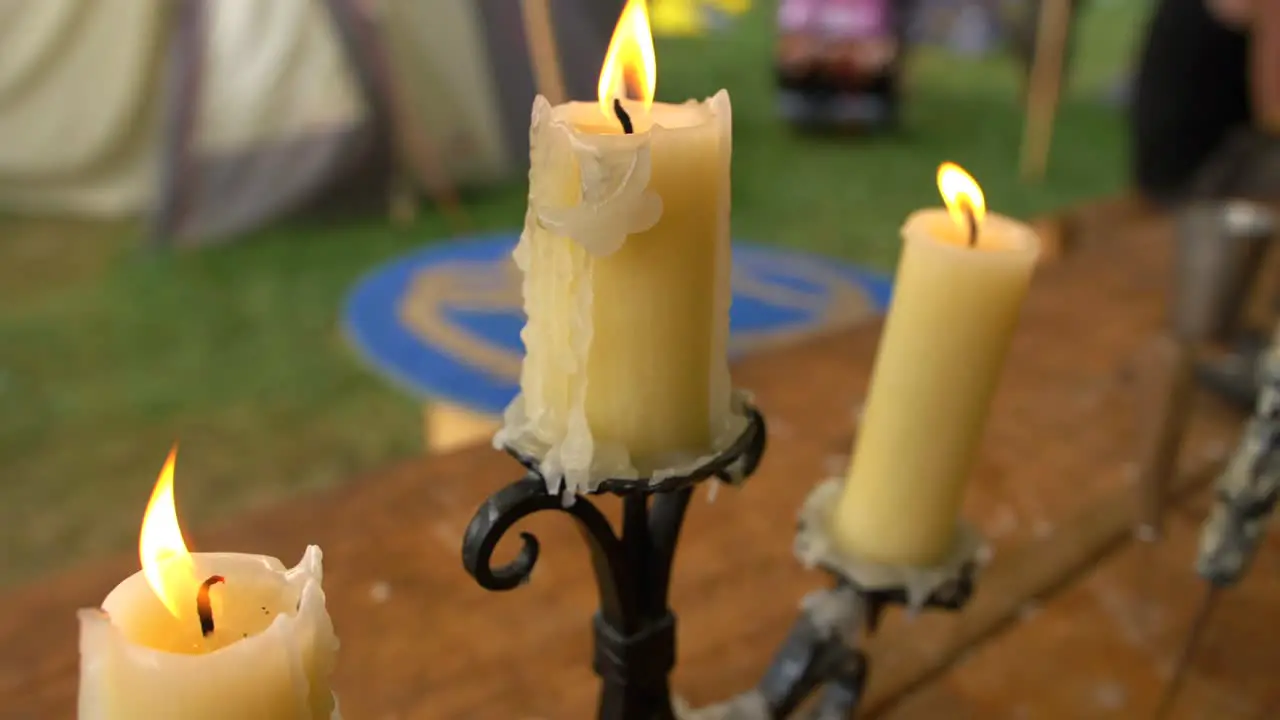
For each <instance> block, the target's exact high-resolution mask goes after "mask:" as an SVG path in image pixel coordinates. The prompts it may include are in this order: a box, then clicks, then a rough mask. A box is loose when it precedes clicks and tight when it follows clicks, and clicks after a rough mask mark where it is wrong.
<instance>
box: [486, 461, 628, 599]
mask: <svg viewBox="0 0 1280 720" xmlns="http://www.w3.org/2000/svg"><path fill="white" fill-rule="evenodd" d="M548 510H549V511H558V512H562V513H565V514H566V515H569V516H570V517H572V518H573V519H574V520H575V521H576V524H577V526H578V530H579V532H580V533H581V534H582V536H583V539H584V540H586V543H587V546H588V547H589V548H590V550H591V564H592V569H593V570H594V571H595V576H596V585H597V587H598V588H599V590H600V604H601V611H602V612H603V613H604V614H605V616H606V617H609V618H610V619H613V618H617V617H626V616H628V615H629V613H630V611H631V610H632V608H629V607H627V605H628V604H629V602H630V600H629V596H630V595H631V593H629V592H628V583H629V582H630V579H629V578H627V577H626V574H625V573H624V572H623V569H624V567H625V557H624V553H623V549H622V541H621V540H620V539H619V538H618V537H617V535H615V534H614V532H613V527H612V525H610V523H609V519H608V518H606V517H605V516H604V513H602V512H600V510H599V509H597V508H596V506H595V505H592V504H591V503H590V502H588V501H586V500H585V499H583V498H575V499H573V501H572V502H568V503H566V502H565V501H564V500H562V499H561V498H560V497H559V496H558V495H553V494H550V493H548V492H547V487H546V483H544V482H543V480H542V478H541V477H538V476H537V475H534V474H530V475H528V476H526V477H524V478H522V479H520V480H517V481H516V482H513V483H511V484H510V485H508V486H506V487H505V488H503V489H501V490H499V491H498V492H496V493H494V494H493V495H492V496H490V497H489V499H488V500H486V501H485V503H484V504H483V505H481V506H480V509H479V510H477V511H476V514H475V516H474V517H472V519H471V523H470V524H469V525H467V531H466V534H465V535H464V536H463V541H462V565H463V567H464V568H465V569H466V571H467V572H468V573H469V574H470V575H471V576H472V577H473V578H475V580H476V582H477V583H479V585H480V586H481V587H483V588H485V589H486V590H495V591H504V590H513V589H515V588H517V587H519V586H520V585H522V584H524V583H525V582H528V580H529V576H530V575H531V574H532V573H533V568H534V566H535V565H536V564H537V562H538V553H539V552H540V550H541V546H540V545H539V543H538V538H536V537H535V536H534V535H533V534H532V533H528V532H522V533H520V539H521V541H522V543H523V546H522V547H521V548H520V551H519V553H518V554H517V555H516V557H515V559H513V560H512V561H511V562H509V563H507V564H505V565H502V566H499V567H496V568H495V567H493V565H492V560H493V551H494V549H495V548H497V546H498V543H499V542H501V540H502V538H503V537H504V536H505V535H506V533H507V530H509V529H511V527H512V526H513V525H515V524H516V523H518V522H520V521H521V520H523V519H525V518H527V517H529V516H530V515H533V514H534V513H537V512H542V511H548Z"/></svg>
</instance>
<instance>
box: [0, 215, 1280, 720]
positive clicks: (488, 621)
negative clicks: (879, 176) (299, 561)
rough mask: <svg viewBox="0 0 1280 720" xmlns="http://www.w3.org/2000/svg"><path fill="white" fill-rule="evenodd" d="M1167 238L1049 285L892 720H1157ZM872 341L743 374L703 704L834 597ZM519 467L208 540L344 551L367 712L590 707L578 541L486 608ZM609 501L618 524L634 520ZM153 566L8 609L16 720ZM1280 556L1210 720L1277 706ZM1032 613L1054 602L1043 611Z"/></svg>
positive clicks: (1183, 591)
mask: <svg viewBox="0 0 1280 720" xmlns="http://www.w3.org/2000/svg"><path fill="white" fill-rule="evenodd" d="M1163 234H1164V233H1163V231H1162V230H1161V228H1160V227H1158V226H1154V227H1147V226H1144V227H1138V226H1133V227H1127V228H1126V230H1125V233H1124V235H1125V237H1123V238H1120V237H1115V236H1114V234H1112V235H1111V236H1108V235H1107V234H1096V236H1091V237H1094V239H1095V241H1093V242H1090V243H1085V244H1083V245H1082V246H1080V247H1078V248H1076V249H1075V252H1074V254H1073V255H1072V256H1071V257H1069V258H1067V259H1066V260H1064V261H1063V262H1061V263H1058V264H1056V265H1054V266H1051V267H1047V268H1045V269H1043V271H1042V272H1041V274H1040V276H1039V277H1038V279H1037V281H1036V286H1035V289H1034V290H1033V293H1032V297H1031V298H1030V300H1029V303H1028V307H1027V311H1026V313H1025V316H1024V319H1023V322H1022V325H1021V329H1020V331H1019V334H1018V336H1017V338H1016V340H1015V342H1014V348H1013V351H1012V356H1011V358H1010V361H1009V365H1008V371H1007V374H1006V376H1005V379H1004V382H1003V384H1002V386H1001V389H1000V392H999V396H998V399H997V402H996V404H995V408H994V411H993V417H992V420H991V423H990V427H989V431H988V433H987V436H986V443H985V446H984V451H983V453H982V456H981V459H980V461H979V463H978V467H977V468H976V472H975V477H974V480H973V485H972V487H971V491H970V493H969V496H968V499H967V507H966V512H967V514H968V516H969V517H970V518H972V519H973V520H974V521H976V522H977V523H978V524H979V525H980V526H981V528H982V529H983V531H984V532H985V533H986V535H987V537H988V538H989V539H990V541H991V543H992V545H993V546H994V548H995V551H996V556H995V561H994V562H993V564H992V565H991V566H990V567H989V568H988V569H987V571H986V572H985V574H984V577H983V580H982V583H981V585H980V587H979V591H978V595H977V596H976V597H975V599H974V601H973V602H972V603H971V605H970V606H969V608H967V609H966V611H965V612H964V613H963V614H961V615H957V616H930V617H924V618H920V619H918V620H916V621H914V622H910V623H908V622H906V621H904V620H903V619H901V618H898V617H894V618H891V619H890V622H888V623H887V624H886V626H885V627H884V629H883V631H882V632H881V634H880V635H879V636H878V637H877V638H876V639H875V640H874V641H873V643H872V657H873V669H872V681H871V688H870V708H869V709H870V710H871V711H872V712H873V713H876V714H880V715H882V716H891V717H895V718H939V717H947V718H963V717H975V718H976V717H982V718H1003V717H1010V718H1013V717H1028V718H1036V719H1037V720H1040V719H1044V718H1058V717H1062V718H1072V717H1117V718H1119V717H1127V718H1132V717H1143V716H1144V713H1149V712H1150V709H1151V707H1152V704H1153V702H1154V697H1155V695H1156V693H1157V691H1158V689H1159V686H1160V674H1161V673H1162V672H1167V670H1168V666H1169V664H1170V662H1171V653H1172V651H1173V649H1174V645H1175V642H1174V641H1175V637H1176V636H1177V635H1178V634H1180V632H1181V629H1182V625H1183V623H1184V621H1185V619H1186V617H1187V614H1188V612H1189V607H1190V606H1189V603H1190V601H1191V600H1192V599H1193V596H1194V590H1195V589H1196V587H1197V585H1196V583H1195V581H1194V580H1193V579H1192V578H1191V575H1190V570H1189V566H1190V563H1191V558H1192V540H1193V538H1194V531H1195V521H1196V518H1197V517H1198V510H1197V511H1196V512H1192V510H1194V509H1195V508H1194V506H1193V505H1186V507H1187V508H1188V510H1187V511H1186V512H1187V513H1188V515H1187V516H1186V518H1185V519H1180V520H1179V521H1178V523H1177V527H1176V528H1175V530H1174V532H1173V533H1172V535H1171V537H1170V539H1168V540H1167V541H1166V542H1165V543H1163V544H1161V545H1156V546H1152V545H1142V546H1139V545H1134V544H1133V543H1131V542H1130V541H1128V527H1129V523H1130V521H1131V511H1132V498H1131V495H1132V488H1131V480H1132V478H1131V475H1132V460H1133V454H1134V451H1135V445H1136V438H1135V433H1136V430H1137V425H1138V415H1139V410H1140V405H1141V398H1142V397H1143V387H1142V383H1141V380H1142V377H1143V363H1144V360H1143V354H1144V347H1145V345H1146V342H1147V340H1148V338H1149V337H1150V336H1151V335H1152V334H1153V333H1154V331H1155V329H1156V327H1157V325H1158V323H1159V321H1160V317H1161V308H1162V301H1163V293H1164V290H1165V277H1166V275H1167V263H1168V257H1167V243H1165V242H1162V236H1163ZM876 335H877V333H876V332H875V330H874V329H864V330H860V331H855V332H852V333H846V334H840V335H834V336H830V337H825V338H819V339H816V340H813V341H811V342H808V343H807V344H804V345H801V346H796V347H792V348H789V349H785V350H781V351H778V352H774V353H771V354H762V355H759V356H753V357H751V358H749V359H747V360H746V361H744V362H743V363H742V364H741V365H739V366H738V367H737V368H736V369H735V377H736V380H737V382H738V383H739V384H740V385H741V386H743V387H747V388H751V389H752V390H754V391H755V392H756V393H757V398H758V400H759V404H760V406H761V408H762V409H763V410H764V411H765V413H766V415H767V417H768V418H769V421H770V432H771V445H770V450H769V453H768V454H767V455H766V457H765V460H764V463H763V465H762V467H761V470H760V472H759V473H758V474H757V476H756V477H755V478H754V479H753V480H752V481H751V482H750V483H749V484H748V485H747V487H746V488H744V489H743V490H741V491H723V492H721V493H720V494H719V497H718V498H717V499H716V500H715V501H714V502H708V499H707V498H706V496H705V494H703V493H701V492H700V493H699V495H698V496H697V498H696V499H695V501H694V503H693V505H692V506H691V508H690V512H689V517H688V521H687V523H686V525H685V530H684V538H683V541H682V543H681V548H680V553H679V557H678V559H677V562H676V570H675V573H676V577H675V582H674V588H673V605H674V607H675V608H676V609H677V612H678V613H679V616H680V623H681V625H680V649H679V658H680V659H679V666H678V669H677V671H676V676H675V685H676V688H677V690H678V691H679V692H681V693H682V694H684V695H685V696H686V697H688V698H689V699H690V700H692V701H693V702H694V703H695V704H701V703H705V702H710V701H713V700H716V699H721V698H725V697H727V696H729V695H731V694H733V693H735V692H738V691H740V690H743V689H745V688H747V687H748V686H749V685H751V684H752V683H754V682H755V680H756V679H757V678H758V676H759V674H760V673H761V671H762V670H763V668H764V667H765V665H766V663H767V662H768V659H769V657H770V655H771V654H772V652H773V651H774V649H775V648H776V646H777V644H778V642H779V641H780V640H781V639H782V637H783V635H784V633H785V632H786V630H787V628H788V626H789V625H790V623H791V621H792V619H793V618H794V616H795V613H796V608H797V603H798V602H799V600H800V598H801V597H802V596H803V594H804V593H806V592H807V591H809V590H811V589H813V588H815V587H817V586H819V585H821V584H823V583H824V578H823V577H822V576H821V575H820V574H818V573H814V572H809V571H805V570H804V569H802V568H801V567H800V566H799V565H798V564H797V563H796V562H795V560H794V559H793V558H792V555H791V541H792V532H793V528H794V522H793V518H794V512H795V511H796V509H798V507H799V505H800V503H801V501H802V500H803V499H804V497H805V495H806V493H807V492H808V491H809V489H810V488H811V487H812V486H813V485H814V484H815V482H817V481H818V480H820V479H822V478H824V477H826V476H828V475H829V474H831V473H838V472H840V471H842V470H843V467H844V465H845V463H846V460H847V452H848V450H849V446H850V438H851V433H852V427H853V419H854V416H855V413H856V409H857V407H858V406H859V404H860V399H861V397H862V395H863V392H864V390H865V386H866V380H867V377H868V374H869V370H870V367H871V362H872V359H873V355H874V349H875V343H876ZM920 410H921V412H928V408H921V409H920ZM1233 423H1234V419H1232V418H1231V416H1230V415H1229V413H1228V412H1227V411H1226V410H1225V409H1223V408H1220V407H1217V406H1215V405H1213V404H1212V403H1202V407H1201V408H1200V412H1199V413H1198V416H1197V419H1196V422H1195V423H1194V427H1193V429H1192V432H1191V434H1190V436H1189V438H1188V443H1187V456H1186V462H1185V463H1184V465H1185V466H1186V468H1188V473H1187V474H1186V475H1185V476H1184V477H1183V478H1182V479H1181V480H1180V483H1181V487H1182V488H1183V490H1184V495H1189V496H1192V498H1193V500H1192V502H1194V497H1195V495H1196V488H1197V487H1199V486H1202V485H1203V482H1204V480H1205V479H1206V478H1207V477H1208V475H1207V474H1206V473H1205V471H1204V467H1205V466H1206V464H1212V463H1213V462H1214V460H1215V459H1216V458H1220V457H1221V456H1222V455H1223V454H1224V453H1225V452H1226V451H1227V450H1228V449H1229V447H1230V444H1231V443H1232V442H1233V441H1234V433H1235V429H1234V427H1233ZM518 475H519V472H518V468H517V466H516V465H515V463H514V462H512V461H511V460H509V459H507V458H506V457H505V456H503V455H502V454H500V453H498V452H495V451H493V450H491V449H488V448H485V447H476V448H472V449H467V450H463V451H459V452H456V453H453V454H448V455H443V456H435V457H430V458H427V459H421V460H412V461H408V462H405V463H403V464H401V465H399V466H398V467H394V468H391V469H390V470H387V471H385V472H381V473H376V474H372V475H370V476H368V477H364V478H361V479H359V480H357V481H355V482H352V483H351V484H349V485H348V486H346V487H344V488H342V489H341V490H338V491H336V492H333V493H330V494H326V495H322V496H316V497H311V498H307V499H302V500H298V501H296V502H292V503H290V504H288V505H285V506H281V507H277V508H275V509H271V510H267V511H264V512H260V513H257V514H254V515H249V516H245V517H244V518H242V519H240V520H239V521H237V522H235V523H232V524H230V525H226V526H223V527H220V528H215V529H210V530H208V531H207V532H196V533H195V538H194V540H195V542H196V544H197V545H198V546H199V547H203V548H216V549H219V550H233V551H237V550H238V551H251V552H267V553H271V554H276V555H278V556H280V557H281V558H282V559H285V560H286V562H288V561H292V560H294V559H296V558H297V557H299V556H300V554H301V552H302V550H303V547H304V546H305V545H306V544H307V543H318V544H320V545H321V546H322V547H323V548H324V550H325V552H326V558H325V559H326V565H327V567H326V569H327V571H328V574H327V577H326V578H325V590H326V592H327V594H328V604H329V608H330V610H331V612H332V615H333V618H334V622H335V624H336V626H337V630H338V633H339V635H340V636H341V638H342V642H343V648H342V655H341V664H340V668H339V670H338V674H337V677H336V679H335V681H336V685H337V689H338V691H339V693H340V695H341V699H342V704H343V709H344V713H345V714H346V716H347V717H348V718H353V719H357V720H363V719H366V718H369V719H373V720H391V719H393V718H414V719H417V718H427V719H435V718H438V719H443V720H455V719H456V720H462V719H464V718H467V719H483V718H495V719H498V718H534V717H538V718H548V719H551V720H560V719H565V720H575V719H577V718H586V717H590V716H591V709H592V707H593V704H594V701H595V695H596V690H597V685H596V680H595V678H594V677H593V675H592V673H591V670H590V668H589V644H588V643H589V625H588V619H589V617H590V615H591V613H592V612H593V610H594V608H595V604H596V599H595V598H594V597H593V588H592V583H591V581H590V578H589V575H588V572H589V571H588V565H587V557H586V552H585V549H584V548H583V547H582V545H581V544H580V541H579V540H578V538H577V537H576V536H575V531H574V529H573V528H572V527H571V525H570V523H568V522H566V521H565V520H564V519H563V518H534V519H532V520H531V521H530V522H529V523H528V525H529V529H530V530H532V531H533V532H535V533H536V534H538V536H539V537H540V538H541V539H542V540H543V542H544V549H543V554H542V559H541V560H540V564H539V566H538V568H537V570H536V572H535V574H534V577H533V581H532V583H530V584H529V585H528V586H527V587H522V588H520V589H518V590H516V591H514V592H511V593H504V594H490V593H487V592H484V591H482V590H481V589H479V588H478V587H477V586H476V585H475V584H474V582H473V581H472V580H471V579H470V578H469V577H468V576H467V575H466V574H465V573H464V572H463V570H462V568H461V562H460V544H461V537H462V532H463V529H464V528H465V527H466V524H467V522H468V520H469V519H470V516H471V514H472V512H473V511H474V509H475V508H476V507H477V506H478V505H479V504H480V502H481V501H482V500H483V498H484V497H485V496H486V495H488V494H489V493H491V492H493V491H494V490H496V489H498V488H499V487H500V486H501V485H503V484H504V483H506V482H508V481H511V480H514V479H516V477H518ZM603 504H604V505H606V506H608V507H609V508H610V509H611V510H613V511H615V512H616V509H617V508H616V503H613V502H611V501H609V500H605V501H603ZM615 517H616V515H615ZM508 552H510V549H508ZM499 554H500V555H503V554H504V553H503V551H502V550H501V549H500V551H499ZM499 559H500V560H501V559H504V558H503V557H500V558H499ZM136 562H137V560H136V558H135V557H134V556H132V555H122V556H120V557H118V558H115V559H111V560H107V561H102V562H97V563H92V564H88V565H85V566H83V567H80V568H78V569H76V570H74V571H72V572H68V573H65V574H61V575H57V576H54V577H50V578H48V579H47V580H45V581H43V582H39V583H36V584H34V585H31V586H28V587H26V588H23V589H20V590H19V591H17V592H15V593H13V594H10V595H8V596H7V597H3V598H0V648H3V649H2V650H0V717H4V718H11V717H12V718H40V719H42V720H43V719H44V718H62V717H69V716H71V715H72V714H73V708H74V699H75V694H76V682H77V651H76V632H77V629H76V624H75V619H74V618H75V613H74V611H75V609H76V608H77V607H81V606H90V605H94V604H96V603H97V602H99V601H100V600H101V598H102V597H103V596H104V594H105V593H106V592H107V591H108V590H109V589H110V588H111V586H112V585H113V584H114V583H115V582H116V581H117V580H119V579H120V578H122V577H124V576H125V575H126V574H128V573H130V572H132V571H133V570H134V568H135V567H136ZM1278 564H1280V553H1277V552H1276V551H1275V549H1274V548H1273V547H1270V546H1269V547H1268V548H1266V550H1265V551H1264V554H1263V556H1262V558H1260V561H1259V566H1258V569H1257V570H1256V572H1255V575H1256V576H1257V577H1255V578H1252V579H1251V580H1250V581H1249V582H1248V583H1246V586H1245V587H1244V588H1242V589H1241V590H1240V591H1238V592H1237V593H1235V594H1233V595H1232V596H1231V598H1230V599H1229V600H1227V601H1225V602H1224V606H1226V607H1230V608H1232V609H1231V610H1224V611H1223V613H1222V619H1221V620H1220V622H1219V623H1218V624H1217V625H1215V628H1216V630H1215V633H1216V634H1214V635H1213V637H1211V638H1210V641H1209V642H1208V643H1207V644H1208V645H1209V647H1210V649H1209V650H1207V651H1206V653H1207V655H1208V657H1207V658H1206V659H1205V660H1204V664H1203V665H1202V666H1201V671H1200V672H1199V673H1198V674H1197V675H1195V677H1193V680H1192V682H1191V688H1192V689H1191V690H1189V691H1188V693H1187V705H1188V707H1192V708H1195V709H1198V710H1201V711H1205V712H1208V711H1209V710H1212V711H1213V714H1212V716H1213V717H1215V718H1229V717H1237V716H1238V717H1246V716H1245V715H1242V714H1233V713H1235V711H1236V710H1249V709H1253V708H1254V706H1255V705H1257V703H1258V702H1260V701H1261V698H1262V694H1263V690H1262V689H1263V688H1265V687H1267V685H1268V683H1269V682H1270V681H1271V678H1272V674H1271V673H1270V672H1269V671H1267V670H1265V669H1264V668H1265V667H1267V666H1270V665H1272V664H1273V663H1274V661H1275V659H1276V658H1280V626H1277V624H1275V623H1272V622H1268V620H1271V618H1269V617H1265V614H1266V613H1267V612H1268V611H1269V609H1270V608H1269V607H1268V606H1266V604H1265V603H1267V602H1270V603H1271V605H1270V607H1272V608H1273V607H1276V604H1275V603H1276V600H1277V599H1278V598H1280V580H1277V579H1276V578H1275V577H1274V576H1275V573H1274V572H1273V570H1274V569H1275V568H1276V566H1277V565H1278ZM1037 596H1051V597H1049V599H1048V600H1047V601H1045V602H1043V603H1041V602H1039V601H1037V602H1036V603H1032V602H1030V599H1031V598H1034V597H1037ZM1036 608H1042V609H1040V610H1037V609H1036ZM984 641H985V642H984ZM975 643H980V644H978V645H976V649H974V650H972V651H969V652H968V654H967V655H966V650H965V648H966V647H967V646H971V645H974V644H975ZM1231 643H1240V645H1241V647H1238V648H1236V649H1235V650H1232V649H1231V647H1230V644H1231ZM1192 716H1194V715H1192Z"/></svg>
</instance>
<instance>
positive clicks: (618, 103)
mask: <svg viewBox="0 0 1280 720" xmlns="http://www.w3.org/2000/svg"><path fill="white" fill-rule="evenodd" d="M613 114H614V115H616V116H618V122H620V123H622V132H623V133H625V134H627V135H630V134H632V133H634V132H635V131H636V128H635V126H634V125H632V124H631V116H630V115H628V114H627V111H626V110H625V109H623V107H622V100H620V99H618V98H614V99H613Z"/></svg>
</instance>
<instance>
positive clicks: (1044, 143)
mask: <svg viewBox="0 0 1280 720" xmlns="http://www.w3.org/2000/svg"><path fill="white" fill-rule="evenodd" d="M1039 22H1040V25H1039V28H1038V29H1037V30H1036V46H1035V55H1034V59H1033V60H1032V62H1031V77H1030V87H1028V89H1027V111H1026V124H1025V126H1024V129H1023V135H1022V178H1023V179H1024V180H1031V181H1035V182H1038V181H1040V180H1042V179H1044V173H1045V168H1046V167H1047V166H1048V164H1049V147H1050V145H1051V144H1052V142H1053V123H1054V116H1055V115H1056V114H1057V112H1058V101H1059V99H1060V97H1061V95H1062V68H1063V66H1064V64H1065V62H1066V53H1067V36H1068V34H1069V33H1070V30H1071V0H1042V2H1041V4H1040V21H1039Z"/></svg>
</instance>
